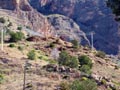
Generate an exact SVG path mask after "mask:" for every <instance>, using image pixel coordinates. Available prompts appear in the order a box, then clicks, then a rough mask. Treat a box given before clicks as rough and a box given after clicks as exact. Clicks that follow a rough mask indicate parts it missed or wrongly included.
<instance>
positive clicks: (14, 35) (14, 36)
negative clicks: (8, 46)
mask: <svg viewBox="0 0 120 90" xmlns="http://www.w3.org/2000/svg"><path fill="white" fill-rule="evenodd" d="M10 36H11V38H10V41H12V42H17V41H20V40H22V39H24V38H25V36H24V34H23V33H22V32H16V33H15V32H11V33H10Z"/></svg>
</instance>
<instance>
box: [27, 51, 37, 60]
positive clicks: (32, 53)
mask: <svg viewBox="0 0 120 90" xmlns="http://www.w3.org/2000/svg"><path fill="white" fill-rule="evenodd" d="M27 56H28V59H30V60H35V59H36V53H35V51H34V50H31V51H30V52H29V53H28V54H27Z"/></svg>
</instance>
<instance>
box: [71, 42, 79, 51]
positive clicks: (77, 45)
mask: <svg viewBox="0 0 120 90" xmlns="http://www.w3.org/2000/svg"><path fill="white" fill-rule="evenodd" d="M71 43H72V44H73V48H75V49H77V48H79V43H78V41H77V40H72V41H71Z"/></svg>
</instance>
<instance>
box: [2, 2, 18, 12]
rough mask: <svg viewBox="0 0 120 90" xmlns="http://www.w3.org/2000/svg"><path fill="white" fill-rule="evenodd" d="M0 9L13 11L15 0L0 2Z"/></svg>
mask: <svg viewBox="0 0 120 90" xmlns="http://www.w3.org/2000/svg"><path fill="white" fill-rule="evenodd" d="M0 8H2V9H8V10H15V8H16V0H0Z"/></svg>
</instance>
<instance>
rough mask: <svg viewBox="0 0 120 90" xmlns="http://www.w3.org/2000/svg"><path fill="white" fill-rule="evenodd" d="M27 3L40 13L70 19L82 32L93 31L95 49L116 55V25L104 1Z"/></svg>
mask: <svg viewBox="0 0 120 90" xmlns="http://www.w3.org/2000/svg"><path fill="white" fill-rule="evenodd" d="M29 2H30V4H31V6H32V7H33V8H35V9H37V10H38V11H39V12H40V13H43V14H47V15H49V14H56V13H57V14H62V15H65V16H68V17H70V18H72V19H73V20H74V21H75V22H76V23H77V24H78V25H79V26H80V28H81V30H83V31H84V32H86V33H88V32H91V31H94V32H95V33H96V34H95V38H94V45H95V47H96V48H97V49H100V50H103V51H105V52H107V53H109V54H117V52H118V46H119V44H120V43H119V38H120V37H119V36H120V35H119V31H118V24H117V22H116V21H115V20H114V15H113V14H112V11H111V10H110V8H108V7H107V6H106V0H95V1H94V0H74V1H73V0H66V1H61V0H36V1H34V0H29ZM88 38H89V37H88ZM89 39H90V38H89Z"/></svg>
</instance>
